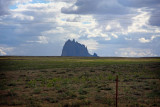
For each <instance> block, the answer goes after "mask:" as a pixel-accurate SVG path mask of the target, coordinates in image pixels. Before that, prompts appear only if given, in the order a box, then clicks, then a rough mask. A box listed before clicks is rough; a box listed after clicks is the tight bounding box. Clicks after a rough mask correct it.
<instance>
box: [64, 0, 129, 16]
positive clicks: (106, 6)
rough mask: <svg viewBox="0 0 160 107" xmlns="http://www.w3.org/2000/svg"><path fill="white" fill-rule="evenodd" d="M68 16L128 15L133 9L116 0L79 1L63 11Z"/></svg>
mask: <svg viewBox="0 0 160 107" xmlns="http://www.w3.org/2000/svg"><path fill="white" fill-rule="evenodd" d="M61 12H62V13H66V14H127V13H130V12H131V9H129V8H126V7H124V6H122V5H120V4H119V3H118V2H117V1H116V0H109V1H108V0H77V2H76V3H75V4H74V5H72V6H71V7H64V8H62V9H61Z"/></svg>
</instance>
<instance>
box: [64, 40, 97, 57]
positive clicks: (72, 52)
mask: <svg viewBox="0 0 160 107" xmlns="http://www.w3.org/2000/svg"><path fill="white" fill-rule="evenodd" d="M61 56H84V57H98V55H97V54H96V53H94V55H91V54H89V52H88V49H87V47H86V46H85V45H83V44H80V43H78V42H77V41H75V39H73V40H72V41H71V40H70V39H69V40H67V41H66V42H65V44H64V46H63V50H62V55H61Z"/></svg>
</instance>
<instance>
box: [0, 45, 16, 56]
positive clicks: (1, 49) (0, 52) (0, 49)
mask: <svg viewBox="0 0 160 107" xmlns="http://www.w3.org/2000/svg"><path fill="white" fill-rule="evenodd" d="M13 49H14V48H13V47H6V46H3V47H0V55H2V56H3V55H8V53H10V52H11V51H13Z"/></svg>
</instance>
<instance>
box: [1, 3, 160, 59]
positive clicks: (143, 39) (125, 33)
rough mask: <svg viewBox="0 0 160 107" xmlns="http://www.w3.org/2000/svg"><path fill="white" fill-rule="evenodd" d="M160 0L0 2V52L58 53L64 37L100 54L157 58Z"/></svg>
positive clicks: (49, 54) (159, 51)
mask: <svg viewBox="0 0 160 107" xmlns="http://www.w3.org/2000/svg"><path fill="white" fill-rule="evenodd" d="M159 10H160V1H159V0H125V2H124V0H110V1H108V0H0V38H1V39H0V55H29V56H30V55H31V56H32V55H33V56H60V55H61V51H62V48H63V45H64V43H65V41H67V40H68V39H73V38H74V39H76V40H77V41H79V42H80V43H83V44H85V45H86V46H87V47H88V49H89V52H90V53H94V52H96V53H97V54H98V55H99V56H123V57H146V56H160V50H159V47H160V43H159V41H160V20H159V19H160V11H159Z"/></svg>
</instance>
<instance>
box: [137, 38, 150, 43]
mask: <svg viewBox="0 0 160 107" xmlns="http://www.w3.org/2000/svg"><path fill="white" fill-rule="evenodd" d="M138 40H139V42H141V43H148V42H150V41H151V40H149V39H145V38H139V39H138Z"/></svg>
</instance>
